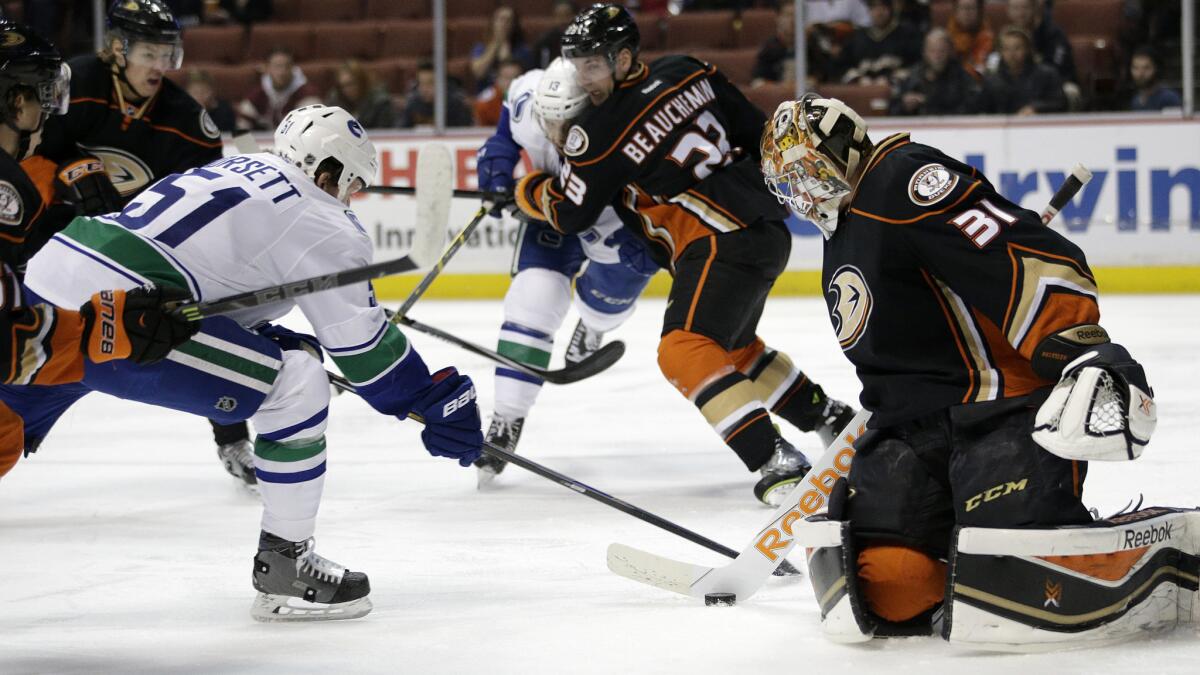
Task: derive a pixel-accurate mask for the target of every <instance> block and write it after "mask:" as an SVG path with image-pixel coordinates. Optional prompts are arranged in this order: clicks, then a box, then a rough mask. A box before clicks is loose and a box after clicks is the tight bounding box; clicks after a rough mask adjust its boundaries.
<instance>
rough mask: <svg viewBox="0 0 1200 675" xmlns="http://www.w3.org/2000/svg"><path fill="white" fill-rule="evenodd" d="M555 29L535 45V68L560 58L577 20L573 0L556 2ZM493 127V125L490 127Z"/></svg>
mask: <svg viewBox="0 0 1200 675" xmlns="http://www.w3.org/2000/svg"><path fill="white" fill-rule="evenodd" d="M552 12H553V16H554V27H553V28H551V29H550V30H548V31H546V32H545V33H542V36H541V37H539V38H538V39H537V42H535V43H533V67H534V68H545V67H546V66H548V65H550V62H551V61H553V60H554V59H555V58H557V57H558V54H559V50H560V47H561V45H560V44H559V43H560V42H562V34H563V31H564V30H566V29H567V26H568V25H570V23H571V19H574V18H575V14H576V13H577V12H576V9H575V3H574V2H572V1H571V0H556V1H555V3H554V9H553V10H552ZM488 126H492V125H490V124H489V125H488Z"/></svg>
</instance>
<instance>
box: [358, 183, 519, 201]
mask: <svg viewBox="0 0 1200 675" xmlns="http://www.w3.org/2000/svg"><path fill="white" fill-rule="evenodd" d="M363 192H367V193H370V194H373V195H413V194H418V195H419V194H421V188H420V187H419V186H417V187H409V186H405V185H372V186H370V187H367V188H365V189H363ZM451 195H452V196H454V197H459V198H461V199H501V198H505V197H509V195H508V194H507V193H504V192H485V191H484V190H459V189H454V190H452V191H451Z"/></svg>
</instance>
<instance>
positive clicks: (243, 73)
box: [188, 63, 262, 106]
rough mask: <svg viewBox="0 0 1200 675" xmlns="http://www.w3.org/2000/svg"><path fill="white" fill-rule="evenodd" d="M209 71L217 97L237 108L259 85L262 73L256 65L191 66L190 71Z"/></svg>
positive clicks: (197, 64) (198, 64)
mask: <svg viewBox="0 0 1200 675" xmlns="http://www.w3.org/2000/svg"><path fill="white" fill-rule="evenodd" d="M200 69H204V70H207V71H208V74H209V75H211V76H212V81H213V88H215V89H216V90H217V95H218V96H220V97H221V98H223V99H225V100H227V101H229V102H230V104H232V105H234V106H236V105H237V103H238V101H240V100H242V99H243V98H245V96H246V94H248V93H250V90H251V89H253V88H254V87H255V86H256V85H257V84H258V79H259V77H260V76H261V75H262V72H261V71H260V70H259V69H258V67H257V66H255V65H254V64H239V65H223V64H219V63H212V64H201V63H194V64H190V67H189V68H188V70H200Z"/></svg>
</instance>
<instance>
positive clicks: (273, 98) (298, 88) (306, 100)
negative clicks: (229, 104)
mask: <svg viewBox="0 0 1200 675" xmlns="http://www.w3.org/2000/svg"><path fill="white" fill-rule="evenodd" d="M320 102H321V99H320V93H319V92H318V91H317V88H316V87H315V86H314V85H313V84H312V83H310V82H309V81H308V78H306V77H304V72H303V71H301V70H300V67H299V66H297V65H296V62H295V60H294V59H293V58H292V53H291V52H289V51H288V50H286V49H282V48H275V49H273V50H271V53H270V54H268V55H267V62H266V67H265V72H264V73H263V74H262V79H261V81H260V82H259V86H257V87H255V88H254V89H253V90H252V91H251V92H250V93H248V94H246V98H244V99H242V102H241V103H239V104H238V107H237V113H238V128H239V129H254V130H257V131H269V130H272V129H274V128H275V127H277V126H279V123H280V122H282V121H283V117H284V115H286V114H288V112H290V111H291V110H293V109H295V108H299V107H301V106H306V105H310V104H313V103H320Z"/></svg>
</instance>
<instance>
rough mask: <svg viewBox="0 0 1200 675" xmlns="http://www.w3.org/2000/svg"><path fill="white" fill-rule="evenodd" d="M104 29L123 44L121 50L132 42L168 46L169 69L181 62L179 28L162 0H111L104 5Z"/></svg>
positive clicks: (175, 67) (181, 49) (127, 50)
mask: <svg viewBox="0 0 1200 675" xmlns="http://www.w3.org/2000/svg"><path fill="white" fill-rule="evenodd" d="M108 32H109V35H111V36H113V37H119V38H120V39H121V40H123V41H124V43H125V52H126V53H127V54H128V53H129V47H130V46H131V45H133V44H134V43H136V42H149V43H152V44H162V45H171V46H172V47H174V51H173V52H172V65H173V69H178V68H179V67H180V66H182V65H183V41H182V38H181V35H182V30H181V29H180V27H179V21H177V20H176V19H175V15H174V14H172V13H171V9H170V8H169V7H168V6H167V3H166V2H164V1H163V0H114V1H113V3H112V4H111V5H109V7H108Z"/></svg>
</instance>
